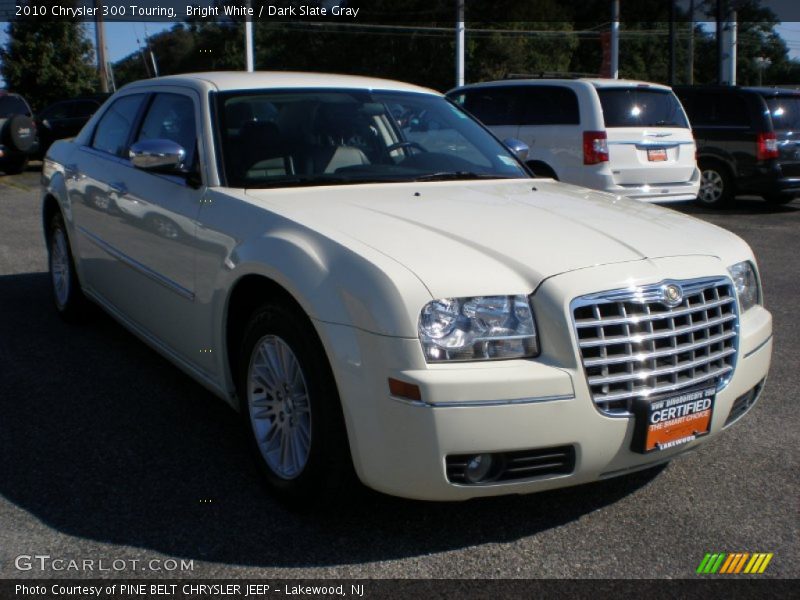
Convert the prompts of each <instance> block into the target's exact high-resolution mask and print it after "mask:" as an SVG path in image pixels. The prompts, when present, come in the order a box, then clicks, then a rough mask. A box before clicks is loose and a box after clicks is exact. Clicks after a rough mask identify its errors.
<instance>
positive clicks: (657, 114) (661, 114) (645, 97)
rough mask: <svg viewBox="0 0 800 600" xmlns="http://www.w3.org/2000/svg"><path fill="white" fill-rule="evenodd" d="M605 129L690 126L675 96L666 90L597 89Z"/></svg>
mask: <svg viewBox="0 0 800 600" xmlns="http://www.w3.org/2000/svg"><path fill="white" fill-rule="evenodd" d="M597 94H598V96H600V105H601V106H602V108H603V118H604V120H605V123H606V127H683V128H686V129H688V128H689V123H688V122H687V121H686V117H685V116H684V114H683V110H682V109H681V104H680V102H679V101H678V99H677V98H676V97H675V94H673V93H672V92H670V91H668V90H655V89H642V88H600V89H598V90H597Z"/></svg>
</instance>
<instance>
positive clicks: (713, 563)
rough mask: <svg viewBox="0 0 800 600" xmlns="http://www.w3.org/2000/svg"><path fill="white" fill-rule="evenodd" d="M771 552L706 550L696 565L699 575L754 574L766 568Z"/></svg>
mask: <svg viewBox="0 0 800 600" xmlns="http://www.w3.org/2000/svg"><path fill="white" fill-rule="evenodd" d="M772 557H773V553H772V552H754V553H753V554H750V553H749V552H715V553H711V552H708V553H706V555H705V556H704V557H703V560H702V561H700V566H698V567H697V571H696V572H697V573H698V574H699V575H715V574H717V575H736V574H738V573H745V574H749V575H756V574H760V573H763V572H764V571H766V570H767V565H768V564H769V561H771V560H772Z"/></svg>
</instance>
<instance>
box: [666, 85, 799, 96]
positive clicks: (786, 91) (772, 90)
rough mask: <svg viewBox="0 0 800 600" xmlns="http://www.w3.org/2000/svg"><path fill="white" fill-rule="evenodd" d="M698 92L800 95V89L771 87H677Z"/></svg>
mask: <svg viewBox="0 0 800 600" xmlns="http://www.w3.org/2000/svg"><path fill="white" fill-rule="evenodd" d="M694 90H697V91H714V92H731V93H732V92H747V93H753V94H760V95H762V96H798V95H800V88H792V87H785V88H783V87H769V86H749V85H720V84H714V83H712V84H707V85H676V86H675V91H676V92H680V93H683V92H692V91H694Z"/></svg>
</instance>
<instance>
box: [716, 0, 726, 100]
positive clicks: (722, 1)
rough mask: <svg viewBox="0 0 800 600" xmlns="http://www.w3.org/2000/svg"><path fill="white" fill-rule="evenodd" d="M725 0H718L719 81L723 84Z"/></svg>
mask: <svg viewBox="0 0 800 600" xmlns="http://www.w3.org/2000/svg"><path fill="white" fill-rule="evenodd" d="M724 4H725V0H717V83H718V84H720V85H722V82H723V81H724V80H725V75H724V74H723V72H722V53H723V52H722V28H723V18H724V14H725V8H724Z"/></svg>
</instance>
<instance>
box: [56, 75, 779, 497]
mask: <svg viewBox="0 0 800 600" xmlns="http://www.w3.org/2000/svg"><path fill="white" fill-rule="evenodd" d="M423 119H424V120H425V121H426V122H427V123H429V124H430V126H429V127H428V128H426V129H425V130H424V131H421V130H418V129H417V128H415V127H414V125H413V124H414V123H415V122H419V121H420V120H423ZM507 145H508V146H515V147H518V148H520V147H521V144H520V143H519V142H517V141H515V140H508V141H507ZM507 145H504V144H503V143H501V142H500V141H498V140H497V139H496V138H495V137H493V136H492V135H491V134H490V133H489V132H488V131H487V130H486V129H485V128H484V127H483V126H482V125H481V124H480V123H478V122H477V121H475V120H474V119H473V118H472V117H470V116H469V115H468V114H467V113H465V112H464V111H462V110H461V109H460V108H458V107H457V106H455V105H453V104H452V103H450V102H448V101H447V100H446V99H445V98H444V97H443V96H442V95H441V94H438V93H436V92H433V91H431V90H427V89H424V88H420V87H417V86H413V85H408V84H403V83H397V82H392V81H386V80H381V79H371V78H365V77H351V76H343V75H323V74H303V73H289V72H281V73H266V72H264V73H221V72H217V73H201V74H192V75H181V76H171V77H163V78H159V79H152V80H147V81H142V82H138V83H134V84H131V85H128V86H126V87H125V88H123V89H122V90H120V91H119V92H117V93H116V94H115V95H114V96H112V97H111V98H110V99H109V100H108V101H106V103H105V104H104V105H103V106H102V107H101V108H100V110H99V111H98V112H97V113H96V114H95V115H94V116H93V117H92V118H91V120H90V121H89V122H88V123H87V124H86V126H85V127H84V129H83V130H82V131H81V133H80V134H79V135H78V136H77V137H76V138H74V139H73V140H68V141H67V140H65V141H59V142H56V143H55V144H53V146H52V147H51V148H50V150H49V152H48V155H47V157H46V159H45V164H44V170H43V192H42V199H43V223H44V230H45V238H46V243H47V247H48V250H49V265H50V274H51V279H52V289H53V297H54V300H55V306H56V308H57V309H58V311H59V312H60V313H61V314H62V315H63V316H64V318H66V319H76V318H79V317H80V316H81V315H82V314H83V313H84V311H85V310H86V306H87V301H92V302H93V303H96V304H99V305H100V306H101V307H103V308H104V309H105V310H106V311H108V312H109V313H110V314H111V315H113V316H114V317H115V318H116V319H117V320H119V321H120V322H121V323H122V324H123V325H124V326H125V327H127V328H128V329H130V330H131V331H132V332H134V333H135V334H136V335H138V336H139V337H140V338H141V339H142V340H144V341H145V342H146V343H148V344H149V345H151V346H152V347H153V348H155V349H156V350H158V351H159V352H160V353H162V354H163V355H164V356H166V357H167V358H168V359H169V360H171V361H172V362H174V363H175V364H176V365H177V366H179V367H180V368H182V369H183V370H184V371H185V372H186V373H188V374H189V375H190V376H191V377H193V378H194V379H196V380H197V381H199V382H200V383H202V384H203V385H205V386H206V387H207V388H208V389H209V390H211V391H212V392H214V393H215V394H216V395H218V396H220V397H221V398H223V399H224V400H226V401H227V402H229V403H230V404H231V405H233V406H234V407H236V408H238V409H239V411H240V413H241V421H242V432H243V434H244V435H246V436H247V439H248V440H249V443H250V446H251V449H252V451H253V455H254V457H255V458H256V460H257V461H258V464H259V466H260V468H261V471H262V472H263V474H264V476H265V479H266V481H267V482H268V483H269V485H270V486H271V488H272V489H273V490H274V492H275V493H276V494H277V495H279V496H280V497H283V498H285V499H287V500H289V501H296V502H305V501H308V500H309V499H312V498H316V499H319V498H323V499H324V498H335V497H338V494H339V493H341V492H342V491H343V490H344V491H347V489H348V488H347V486H348V485H350V486H352V484H353V481H354V479H353V477H352V476H351V474H352V473H355V474H356V475H357V476H358V478H359V479H360V480H361V482H363V483H364V484H366V485H367V486H369V487H372V488H374V489H376V490H380V491H382V492H386V493H389V494H395V495H398V496H405V497H410V498H419V499H430V500H463V499H467V498H471V497H476V496H489V495H499V494H510V493H527V492H535V491H540V490H546V489H550V488H557V487H564V486H569V485H575V484H580V483H584V482H590V481H594V480H597V479H601V478H606V477H610V476H615V475H621V474H625V473H629V472H632V471H635V470H638V469H644V468H648V467H652V466H654V465H656V464H660V463H664V462H666V461H669V460H670V459H672V458H673V457H675V456H676V455H678V454H680V453H682V452H684V451H687V450H690V449H693V448H695V447H696V446H698V445H699V444H702V443H703V442H704V441H705V440H708V439H709V438H712V437H714V436H715V435H716V434H718V433H720V432H721V431H722V430H723V429H724V428H726V427H727V426H729V425H731V424H732V423H733V422H734V421H736V420H738V419H739V418H740V417H741V416H742V415H743V414H744V413H745V412H747V411H748V409H749V408H750V407H751V406H752V405H753V404H754V403H755V402H756V400H757V399H758V396H759V394H760V392H761V390H762V387H763V385H764V381H765V378H766V376H767V371H768V369H769V364H770V357H771V353H772V318H771V315H770V313H769V312H767V310H765V308H764V306H763V300H762V291H761V285H760V280H759V275H758V267H757V265H756V261H755V258H754V256H753V253H752V251H751V250H750V248H749V247H748V246H747V244H746V243H745V242H743V241H742V240H741V239H740V238H738V237H737V236H735V235H733V234H731V233H729V232H727V231H724V230H722V229H719V228H717V227H714V226H712V225H709V224H707V223H704V222H701V221H699V220H697V219H694V218H691V217H688V216H684V215H681V214H679V213H677V212H674V211H671V210H668V209H665V208H661V207H658V206H655V205H652V204H648V203H642V202H637V201H631V200H629V199H626V198H621V197H618V196H614V195H611V194H606V193H601V192H596V191H592V190H589V189H586V188H582V187H577V186H573V185H568V184H564V183H560V182H556V181H551V180H543V179H536V178H534V177H532V175H531V174H530V172H529V171H527V170H526V168H525V166H524V165H523V164H522V163H521V162H520V161H519V159H518V158H517V156H515V155H514V154H512V152H511V151H509V150H508V148H507ZM334 491H335V493H334Z"/></svg>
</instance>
